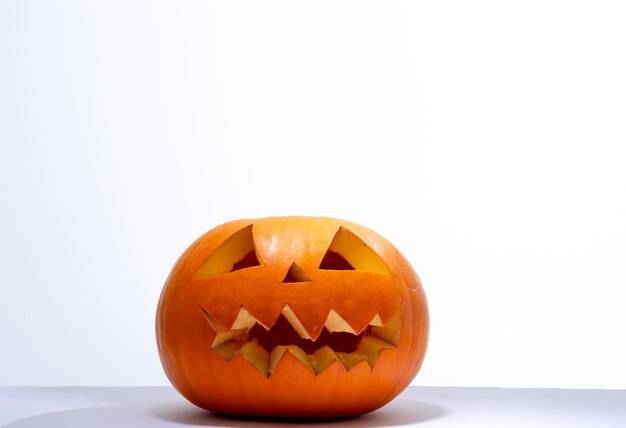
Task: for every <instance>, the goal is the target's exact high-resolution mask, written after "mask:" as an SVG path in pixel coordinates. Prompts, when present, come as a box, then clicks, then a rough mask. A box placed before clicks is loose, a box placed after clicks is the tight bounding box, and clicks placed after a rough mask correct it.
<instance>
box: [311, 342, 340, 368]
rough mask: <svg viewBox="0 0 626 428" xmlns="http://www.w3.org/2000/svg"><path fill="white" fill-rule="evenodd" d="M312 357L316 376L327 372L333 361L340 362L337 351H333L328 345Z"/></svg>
mask: <svg viewBox="0 0 626 428" xmlns="http://www.w3.org/2000/svg"><path fill="white" fill-rule="evenodd" d="M311 357H312V359H313V360H314V362H315V367H314V368H315V373H316V374H319V373H321V372H323V371H324V370H326V369H327V368H328V366H330V365H331V364H332V363H333V361H335V360H339V357H338V356H337V354H336V353H335V351H333V350H332V349H331V347H330V346H328V345H325V346H324V347H323V348H320V349H318V350H317V351H315V352H314V353H313V355H312V356H311Z"/></svg>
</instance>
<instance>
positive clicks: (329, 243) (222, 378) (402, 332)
mask: <svg viewBox="0 0 626 428" xmlns="http://www.w3.org/2000/svg"><path fill="white" fill-rule="evenodd" d="M156 330H157V342H158V349H159V353H160V357H161V362H162V364H163V367H164V369H165V372H166V374H167V376H168V377H169V379H170V381H171V382H172V384H173V385H174V386H175V387H176V388H177V389H178V391H179V392H180V393H181V394H182V395H183V396H185V397H186V398H187V399H188V400H189V401H191V402H192V403H194V404H196V405H197V406H199V407H202V408H204V409H207V410H210V411H213V412H217V413H224V414H234V415H247V416H262V417H304V418H336V417H345V416H353V415H358V414H362V413H366V412H370V411H372V410H375V409H377V408H379V407H381V406H383V405H385V404H386V403H388V402H389V401H390V400H391V399H393V398H394V397H395V396H396V395H398V394H399V393H400V392H401V391H402V390H403V389H404V388H406V387H407V386H408V385H409V383H410V382H411V380H412V379H413V378H414V377H415V375H416V374H417V371H418V370H419V368H420V366H421V363H422V360H423V358H424V354H425V352H426V345H427V338H428V307H427V303H426V297H425V295H424V292H423V290H422V287H421V284H420V281H419V278H418V277H417V274H416V273H415V272H414V270H413V269H412V267H411V265H410V264H409V262H408V261H407V260H406V259H405V257H404V256H403V255H402V254H401V253H400V252H399V251H398V250H397V249H396V248H395V247H394V246H393V245H392V244H391V243H389V242H388V241H387V240H385V239H384V238H383V237H381V236H380V235H378V234H376V233H374V232H373V231H371V230H369V229H367V228H365V227H363V226H360V225H357V224H354V223H350V222H347V221H342V220H336V219H331V218H322V217H297V216H296V217H271V218H265V219H256V220H237V221H233V222H229V223H226V224H223V225H221V226H218V227H216V228H215V229H213V230H211V231H209V232H207V233H206V234H204V235H203V236H201V237H200V238H199V239H198V240H197V241H196V242H194V243H193V244H192V245H191V246H190V247H189V248H188V249H187V250H186V251H185V252H184V253H183V255H182V256H181V257H180V259H179V260H178V262H177V263H176V265H175V266H174V268H173V270H172V272H171V273H170V276H169V278H168V279H167V282H166V284H165V287H164V289H163V292H162V294H161V298H160V301H159V305H158V310H157V319H156Z"/></svg>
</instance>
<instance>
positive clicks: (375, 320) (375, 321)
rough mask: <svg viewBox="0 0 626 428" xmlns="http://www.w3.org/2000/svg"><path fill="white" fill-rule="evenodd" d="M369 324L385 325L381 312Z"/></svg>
mask: <svg viewBox="0 0 626 428" xmlns="http://www.w3.org/2000/svg"><path fill="white" fill-rule="evenodd" d="M369 325H374V326H378V327H381V326H382V325H383V320H381V319H380V314H376V315H375V316H374V318H372V320H371V321H370V323H369Z"/></svg>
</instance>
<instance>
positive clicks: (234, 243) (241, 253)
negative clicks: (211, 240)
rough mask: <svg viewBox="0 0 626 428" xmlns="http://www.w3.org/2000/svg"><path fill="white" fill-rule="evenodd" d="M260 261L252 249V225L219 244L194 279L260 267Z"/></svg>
mask: <svg viewBox="0 0 626 428" xmlns="http://www.w3.org/2000/svg"><path fill="white" fill-rule="evenodd" d="M260 265H261V261H260V260H259V256H258V255H257V253H256V250H255V247H254V239H253V238H252V225H250V226H247V227H244V228H243V229H241V230H239V231H238V232H235V234H233V235H232V236H231V237H230V238H228V239H227V240H226V241H224V242H223V243H222V244H220V246H219V247H217V248H216V249H215V250H214V251H213V252H212V253H211V254H210V255H209V257H207V259H206V260H205V261H204V263H202V265H201V266H200V268H199V269H198V271H197V272H196V274H195V275H194V276H193V277H194V278H211V277H213V276H217V275H222V274H224V273H229V272H234V271H236V270H240V269H245V268H248V267H252V266H260Z"/></svg>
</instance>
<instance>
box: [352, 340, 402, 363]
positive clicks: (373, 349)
mask: <svg viewBox="0 0 626 428" xmlns="http://www.w3.org/2000/svg"><path fill="white" fill-rule="evenodd" d="M390 348H395V346H394V345H392V344H391V343H389V342H386V341H384V340H382V339H379V338H378V337H374V336H365V337H363V339H361V341H360V342H359V344H358V346H357V348H356V352H360V353H362V354H364V355H365V356H366V357H367V363H368V364H369V365H370V367H371V368H374V364H376V360H378V355H379V354H380V351H381V350H383V349H390Z"/></svg>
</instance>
